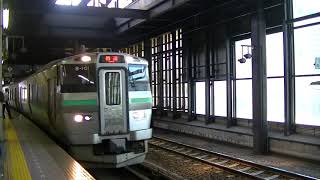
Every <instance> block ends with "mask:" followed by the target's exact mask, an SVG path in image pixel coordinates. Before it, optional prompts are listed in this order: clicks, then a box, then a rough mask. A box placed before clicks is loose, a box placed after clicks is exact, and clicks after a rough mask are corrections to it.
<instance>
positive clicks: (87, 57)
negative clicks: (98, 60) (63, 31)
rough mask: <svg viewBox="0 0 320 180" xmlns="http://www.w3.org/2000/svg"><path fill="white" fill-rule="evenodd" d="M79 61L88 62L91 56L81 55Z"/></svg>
mask: <svg viewBox="0 0 320 180" xmlns="http://www.w3.org/2000/svg"><path fill="white" fill-rule="evenodd" d="M81 61H82V62H90V61H91V57H90V56H82V57H81Z"/></svg>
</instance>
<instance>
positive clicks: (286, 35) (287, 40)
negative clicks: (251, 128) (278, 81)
mask: <svg viewBox="0 0 320 180" xmlns="http://www.w3.org/2000/svg"><path fill="white" fill-rule="evenodd" d="M292 11H293V7H292V0H284V18H285V19H284V22H283V55H284V98H285V100H284V112H285V114H284V116H285V118H284V119H285V121H284V134H285V135H286V136H288V135H290V134H293V133H295V131H296V128H295V81H294V32H293V24H292V23H289V22H288V21H289V20H291V19H292V18H293V12H292Z"/></svg>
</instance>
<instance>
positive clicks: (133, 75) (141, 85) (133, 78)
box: [128, 64, 150, 91]
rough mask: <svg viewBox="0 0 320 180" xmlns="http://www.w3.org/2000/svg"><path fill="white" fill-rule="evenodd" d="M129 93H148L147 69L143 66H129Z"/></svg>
mask: <svg viewBox="0 0 320 180" xmlns="http://www.w3.org/2000/svg"><path fill="white" fill-rule="evenodd" d="M128 71H129V72H128V74H129V91H150V85H149V76H148V68H147V65H145V64H129V65H128Z"/></svg>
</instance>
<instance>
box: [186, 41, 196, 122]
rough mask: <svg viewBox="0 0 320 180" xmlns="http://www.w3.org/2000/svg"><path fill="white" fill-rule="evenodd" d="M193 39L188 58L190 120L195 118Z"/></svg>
mask: <svg viewBox="0 0 320 180" xmlns="http://www.w3.org/2000/svg"><path fill="white" fill-rule="evenodd" d="M192 53H193V52H192V39H191V37H189V39H188V59H187V61H188V62H187V73H188V121H192V120H194V119H195V115H194V113H195V112H194V99H195V93H194V80H193V77H194V76H193V71H194V70H193V63H192V62H193V57H192Z"/></svg>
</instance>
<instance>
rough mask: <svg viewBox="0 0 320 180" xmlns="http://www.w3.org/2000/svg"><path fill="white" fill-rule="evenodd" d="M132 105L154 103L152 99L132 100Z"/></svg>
mask: <svg viewBox="0 0 320 180" xmlns="http://www.w3.org/2000/svg"><path fill="white" fill-rule="evenodd" d="M130 103H152V98H131V99H130Z"/></svg>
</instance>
